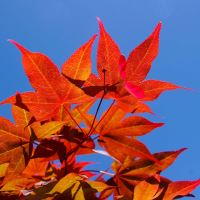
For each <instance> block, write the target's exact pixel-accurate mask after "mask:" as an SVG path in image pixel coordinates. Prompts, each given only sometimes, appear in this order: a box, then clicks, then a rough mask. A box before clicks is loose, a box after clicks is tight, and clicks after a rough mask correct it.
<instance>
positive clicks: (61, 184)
mask: <svg viewBox="0 0 200 200" xmlns="http://www.w3.org/2000/svg"><path fill="white" fill-rule="evenodd" d="M81 180H83V178H82V177H81V176H78V175H77V174H75V173H70V174H67V175H66V176H65V177H63V178H62V179H60V180H59V181H58V182H57V184H56V185H55V186H54V187H53V189H52V190H51V191H50V192H49V194H54V193H57V192H58V193H63V192H64V191H65V190H67V189H69V188H70V187H72V186H73V185H74V184H75V183H76V182H77V181H81Z"/></svg>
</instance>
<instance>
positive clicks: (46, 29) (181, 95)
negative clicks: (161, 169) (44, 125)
mask: <svg viewBox="0 0 200 200" xmlns="http://www.w3.org/2000/svg"><path fill="white" fill-rule="evenodd" d="M199 9H200V1H199V0H123V1H120V0H101V1H95V0H71V1H69V0H34V1H33V0H32V1H31V0H29V1H27V0H1V1H0V74H1V79H0V100H2V99H4V98H6V97H8V96H10V95H12V94H14V93H15V92H16V91H27V90H30V89H31V87H30V85H29V83H28V80H27V78H26V77H25V74H24V71H23V68H22V65H21V56H20V54H19V52H18V51H17V50H16V49H15V48H14V47H13V46H12V45H11V44H10V43H8V42H7V39H9V38H11V39H15V40H16V41H18V42H20V43H21V44H23V45H24V46H25V47H27V48H29V49H30V50H32V51H39V52H43V53H45V54H47V55H48V56H49V57H50V58H51V59H52V60H53V61H54V62H55V63H56V64H58V66H60V65H61V64H62V63H64V61H65V60H66V59H67V58H68V57H69V56H70V55H71V54H72V53H73V52H74V50H75V49H77V48H78V47H79V46H80V45H81V44H83V43H84V42H85V41H87V40H88V39H89V38H90V37H91V36H92V35H93V34H94V33H96V32H98V27H97V22H96V16H99V17H100V18H101V19H102V21H103V22H104V24H105V27H106V28H107V30H108V32H109V33H110V34H111V35H112V36H113V38H114V39H115V40H116V42H117V43H118V44H119V46H120V48H121V50H122V52H123V53H124V54H125V55H128V53H129V52H130V51H131V50H132V49H133V48H134V47H135V46H136V45H138V44H139V43H141V42H142V41H143V40H144V39H145V38H146V37H147V36H148V35H149V34H150V33H151V32H152V30H153V28H154V27H155V25H156V24H157V23H158V22H159V21H162V22H163V29H162V31H161V38H160V41H161V45H160V53H159V56H158V58H157V59H156V61H155V62H154V63H153V66H152V70H151V72H150V74H149V78H150V79H159V80H165V81H171V82H173V83H176V84H178V85H182V86H185V87H189V88H193V89H194V91H193V92H191V91H184V90H177V91H173V92H168V93H165V94H163V95H162V96H161V97H160V98H159V99H158V100H157V101H155V102H153V103H152V104H151V105H152V108H153V110H154V111H155V113H156V114H157V115H156V116H149V115H147V117H148V118H149V119H151V120H153V121H159V122H160V121H163V122H165V123H166V125H165V126H164V127H162V128H159V129H157V130H156V131H154V132H152V133H151V134H150V135H148V136H146V137H145V138H144V139H143V141H144V142H145V144H147V145H148V146H149V148H150V149H151V151H152V152H155V151H165V150H176V149H179V148H182V147H188V150H187V151H185V152H184V153H183V154H182V155H181V156H180V157H179V158H178V159H177V161H176V162H175V163H174V165H173V166H172V167H170V168H169V169H168V170H167V171H166V172H165V173H164V174H165V175H166V176H168V177H169V178H170V179H172V180H190V179H197V178H200V173H199V171H200V159H199V153H200V145H199V142H200V135H199V134H200V133H199V112H200V106H199V102H200V93H199V91H200V90H199V88H200V78H199V74H200V66H199V65H200V56H199V52H200V39H199V36H200V21H199V19H200V12H199ZM93 59H95V52H93ZM94 65H95V62H94ZM0 115H3V116H6V117H9V118H10V116H11V115H10V111H9V106H2V107H1V108H0ZM194 194H195V195H196V196H197V199H199V198H200V189H197V190H196V191H195V192H194ZM187 199H190V198H187Z"/></svg>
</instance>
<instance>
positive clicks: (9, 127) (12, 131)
mask: <svg viewBox="0 0 200 200" xmlns="http://www.w3.org/2000/svg"><path fill="white" fill-rule="evenodd" d="M29 137H30V136H28V134H26V133H25V132H24V129H22V128H20V127H16V126H15V125H14V124H13V123H12V122H10V121H9V120H7V119H5V118H3V117H0V164H2V163H5V162H8V161H10V159H11V157H12V156H13V154H14V153H15V151H16V150H17V149H18V148H23V145H24V144H27V143H29Z"/></svg>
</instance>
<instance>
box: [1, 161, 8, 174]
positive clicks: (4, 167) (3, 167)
mask: <svg viewBox="0 0 200 200" xmlns="http://www.w3.org/2000/svg"><path fill="white" fill-rule="evenodd" d="M8 165H9V163H3V164H1V165H0V178H2V177H4V176H5V174H6V171H7V168H8Z"/></svg>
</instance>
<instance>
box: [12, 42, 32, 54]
mask: <svg viewBox="0 0 200 200" xmlns="http://www.w3.org/2000/svg"><path fill="white" fill-rule="evenodd" d="M8 42H10V43H12V44H14V45H15V46H16V47H17V48H18V49H19V50H20V51H21V53H25V52H29V51H28V50H27V49H26V48H24V47H23V46H22V45H21V44H19V43H18V42H16V41H15V40H12V39H8Z"/></svg>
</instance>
